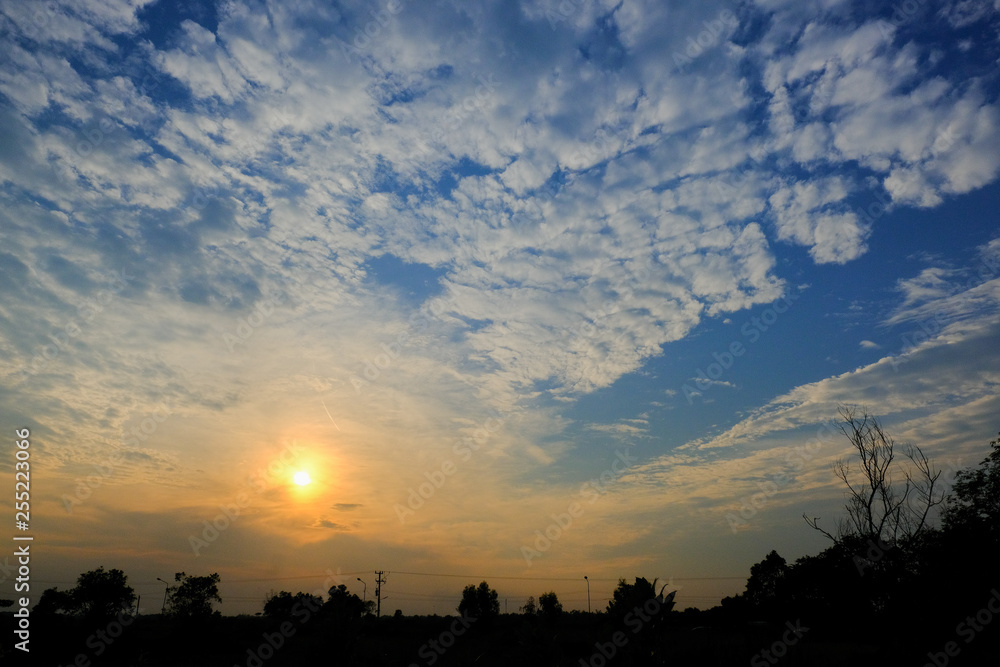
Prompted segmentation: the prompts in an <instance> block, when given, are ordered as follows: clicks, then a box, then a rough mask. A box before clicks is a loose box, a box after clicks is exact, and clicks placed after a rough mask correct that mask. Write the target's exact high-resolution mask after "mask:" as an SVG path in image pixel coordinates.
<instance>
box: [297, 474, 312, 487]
mask: <svg viewBox="0 0 1000 667" xmlns="http://www.w3.org/2000/svg"><path fill="white" fill-rule="evenodd" d="M292 479H293V480H295V483H296V484H298V485H299V486H305V485H306V484H308V483H309V482H311V481H312V478H311V477H309V473H307V472H306V471H305V470H300V471H299V472H297V473H295V477H293V478H292Z"/></svg>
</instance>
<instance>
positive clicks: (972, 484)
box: [941, 434, 1000, 545]
mask: <svg viewBox="0 0 1000 667" xmlns="http://www.w3.org/2000/svg"><path fill="white" fill-rule="evenodd" d="M998 435H1000V434H998ZM990 447H991V448H992V449H993V451H992V452H990V454H989V456H987V457H986V458H985V459H983V461H982V462H981V463H980V464H979V467H978V468H976V469H974V470H973V469H968V470H962V471H960V472H959V473H958V475H957V476H956V480H955V484H954V487H953V489H952V495H951V496H949V498H948V502H947V504H946V505H945V509H944V512H943V514H942V517H941V519H942V525H943V527H944V529H945V530H946V531H956V532H958V531H965V532H969V533H976V534H977V535H979V537H980V538H981V539H983V540H985V541H987V542H989V543H990V544H993V545H996V544H997V543H1000V438H997V439H996V440H993V441H991V442H990Z"/></svg>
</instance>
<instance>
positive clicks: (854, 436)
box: [803, 406, 944, 549]
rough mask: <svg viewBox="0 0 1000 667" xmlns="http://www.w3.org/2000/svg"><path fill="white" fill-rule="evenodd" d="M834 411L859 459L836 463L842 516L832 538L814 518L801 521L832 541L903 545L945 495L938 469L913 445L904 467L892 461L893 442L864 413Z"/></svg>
mask: <svg viewBox="0 0 1000 667" xmlns="http://www.w3.org/2000/svg"><path fill="white" fill-rule="evenodd" d="M838 412H839V414H840V417H841V424H840V430H841V432H843V434H844V435H845V436H847V438H848V439H849V440H850V441H851V444H852V445H853V446H854V449H855V450H856V451H857V454H858V457H859V462H858V464H857V465H856V466H855V465H852V464H850V463H849V462H847V461H843V460H841V461H839V462H838V463H837V467H836V474H837V477H839V478H840V479H841V481H843V482H844V484H845V485H846V486H847V490H848V496H847V506H846V509H847V515H846V516H845V517H844V518H842V519H841V520H840V521H839V523H838V525H837V529H836V531H837V532H836V534H834V533H830V532H829V531H827V530H826V529H824V528H821V527H820V526H819V518H810V517H809V516H808V515H803V517H804V518H805V520H806V523H808V524H809V525H810V526H812V527H813V528H815V529H816V530H818V531H819V532H821V533H823V534H824V535H826V536H827V537H828V538H830V539H831V540H832V541H833V542H835V543H836V542H844V541H845V540H847V541H851V539H852V538H860V541H861V542H862V543H865V542H867V541H871V542H872V543H873V544H875V545H878V546H879V547H880V548H882V549H887V548H892V547H896V546H905V545H907V544H908V543H909V542H911V541H912V540H913V539H914V538H915V537H917V535H919V533H920V532H921V531H922V530H923V529H924V528H925V527H926V526H927V519H928V517H929V516H930V512H931V510H932V509H934V507H936V506H937V505H940V504H941V503H942V502H943V501H944V493H942V492H941V491H940V490H939V489H936V488H935V486H936V484H937V480H938V478H939V477H940V476H941V471H935V470H934V469H933V468H932V466H931V464H930V461H929V460H928V459H927V457H926V456H924V453H923V451H921V449H920V448H919V447H916V446H908V447H906V448H905V450H904V452H905V455H906V458H907V459H908V460H909V465H901V464H900V463H899V462H897V461H896V456H895V442H893V440H892V438H891V437H890V436H889V434H888V433H886V432H885V431H884V430H883V429H882V425H881V424H880V423H879V420H878V418H876V417H875V416H874V415H871V414H869V413H868V411H867V410H865V409H861V411H860V414H859V413H858V410H857V409H855V408H852V407H848V406H841V407H840V408H839V409H838ZM883 545H884V546H883Z"/></svg>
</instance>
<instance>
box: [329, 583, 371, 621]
mask: <svg viewBox="0 0 1000 667" xmlns="http://www.w3.org/2000/svg"><path fill="white" fill-rule="evenodd" d="M329 595H330V597H329V598H327V601H326V602H325V603H324V604H323V611H324V612H325V613H327V614H328V615H329V616H330V617H332V618H333V619H334V620H335V621H336V622H340V623H347V622H353V621H358V620H360V619H361V617H362V616H363V615H364V614H365V613H366V612H367V611H368V605H366V604H365V603H364V602H363V601H362V600H361V598H359V597H358V596H357V595H355V594H354V593H351V592H350V591H348V590H347V586H345V585H344V584H340V585H339V586H333V587H331V588H330V590H329Z"/></svg>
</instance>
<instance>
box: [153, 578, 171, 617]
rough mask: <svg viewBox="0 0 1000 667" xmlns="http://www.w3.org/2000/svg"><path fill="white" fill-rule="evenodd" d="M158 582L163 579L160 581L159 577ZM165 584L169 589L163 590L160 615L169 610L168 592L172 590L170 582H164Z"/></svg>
mask: <svg viewBox="0 0 1000 667" xmlns="http://www.w3.org/2000/svg"><path fill="white" fill-rule="evenodd" d="M156 580H157V581H163V579H160V578H159V577H157V578H156ZM163 583H165V584H167V587H166V588H164V589H163V604H162V605H160V613H161V614H162V613H163V612H164V610H165V609H166V608H167V591H169V590H170V584H169V583H168V582H166V581H163Z"/></svg>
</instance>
